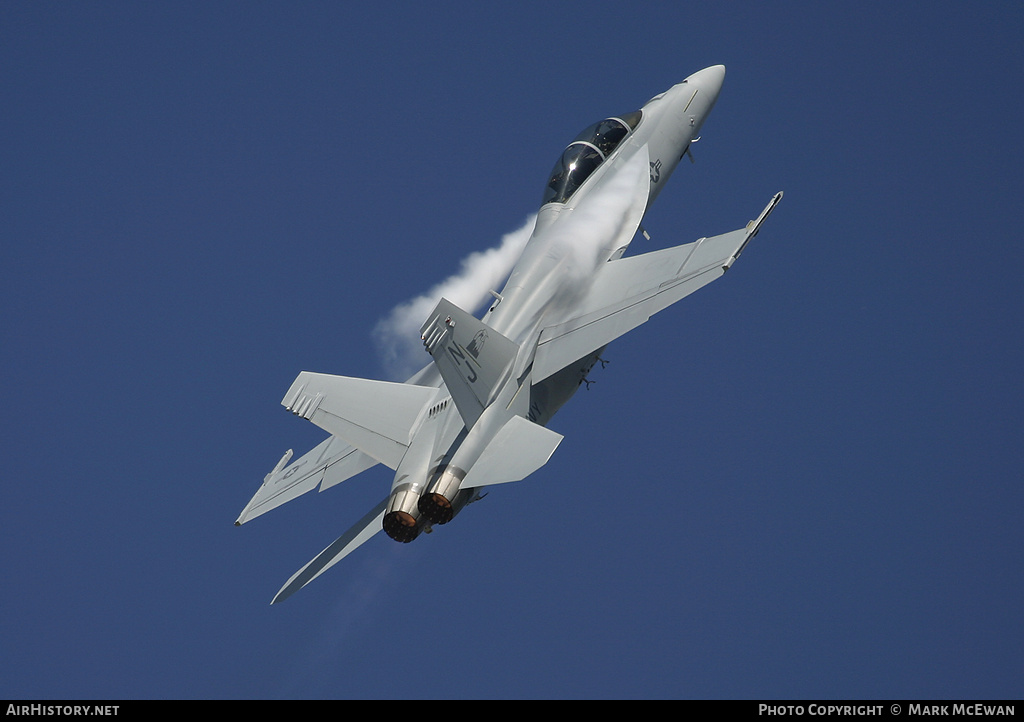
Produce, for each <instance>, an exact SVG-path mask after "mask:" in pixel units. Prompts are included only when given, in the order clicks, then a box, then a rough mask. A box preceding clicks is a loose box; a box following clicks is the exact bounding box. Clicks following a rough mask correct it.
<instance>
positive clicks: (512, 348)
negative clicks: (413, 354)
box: [420, 298, 519, 429]
mask: <svg viewBox="0 0 1024 722" xmlns="http://www.w3.org/2000/svg"><path fill="white" fill-rule="evenodd" d="M420 335H421V336H422V338H423V345H424V346H426V348H427V351H428V352H429V353H430V355H431V357H433V359H434V364H435V365H436V366H437V370H438V371H439V372H440V373H441V378H443V379H444V383H445V386H447V387H448V393H450V394H451V395H452V400H453V401H454V402H455V407H456V408H457V409H458V410H459V414H460V415H461V416H462V421H463V422H464V423H465V424H466V428H467V429H469V428H472V427H473V424H475V423H476V421H477V419H479V418H480V414H482V413H483V410H484V409H485V408H487V404H489V403H490V401H491V398H492V397H493V396H494V394H495V392H496V391H497V390H498V389H499V388H500V386H501V384H502V382H504V380H505V378H506V376H507V375H508V373H509V370H510V369H511V368H512V364H513V363H514V362H515V360H516V355H517V354H518V353H519V346H518V345H517V344H516V343H515V342H513V341H510V340H509V339H507V338H505V337H504V336H502V335H501V334H500V333H498V332H497V331H495V330H494V329H493V328H491V327H489V326H487V325H486V324H484V322H483V321H480V320H479V319H477V318H474V317H473V316H471V315H469V314H468V313H466V312H465V311H463V310H462V309H461V308H459V307H458V306H456V305H455V304H454V303H452V302H451V301H449V300H448V299H445V298H442V299H441V301H440V302H439V303H438V304H437V306H436V307H435V308H434V310H433V311H431V313H430V315H429V316H428V317H427V322H426V323H425V324H423V328H422V329H420Z"/></svg>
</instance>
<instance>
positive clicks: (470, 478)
mask: <svg viewBox="0 0 1024 722" xmlns="http://www.w3.org/2000/svg"><path fill="white" fill-rule="evenodd" d="M562 438H563V437H562V435H561V434H558V433H556V432H554V431H551V430H550V429H546V428H544V427H543V426H541V425H539V424H535V423H533V422H532V421H530V420H528V419H525V418H523V417H522V416H513V417H512V418H510V419H509V420H508V421H507V422H505V425H504V426H502V427H501V429H500V430H499V431H498V433H497V434H495V435H494V438H493V439H492V440H491V442H490V443H489V444H488V445H487V448H486V449H484V451H483V453H482V454H481V455H480V458H479V459H477V461H476V463H475V464H473V466H472V467H470V470H469V473H467V474H466V478H464V479H463V480H462V484H460V485H459V488H460V489H472V488H475V487H478V486H489V485H491V484H504V483H506V482H509V481H519V480H520V479H525V478H526V477H527V476H529V475H530V474H532V473H533V472H535V471H537V469H539V468H540V467H542V466H544V464H546V463H548V459H550V458H551V455H552V454H553V453H555V449H557V448H558V444H559V443H561V441H562Z"/></svg>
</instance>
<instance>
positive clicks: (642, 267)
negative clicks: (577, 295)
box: [533, 192, 782, 383]
mask: <svg viewBox="0 0 1024 722" xmlns="http://www.w3.org/2000/svg"><path fill="white" fill-rule="evenodd" d="M781 199H782V193H781V192H780V193H776V194H775V196H773V197H772V199H771V201H770V202H769V203H768V205H767V206H765V209H764V210H763V211H761V215H759V216H758V217H757V219H756V220H753V221H751V222H750V223H748V224H747V225H746V227H744V228H740V229H739V230H736V231H732V232H730V233H725V234H722V235H720V236H713V237H711V238H702V239H700V240H699V241H696V242H694V243H687V244H684V245H682V246H676V247H674V248H666V249H664V250H661V251H652V252H651V253H645V254H642V255H639V256H631V257H627V258H620V259H618V260H614V261H609V262H608V263H606V264H605V265H604V267H603V268H602V269H601V271H600V272H599V273H598V274H597V276H596V277H595V278H594V281H593V283H592V284H591V286H590V288H589V289H588V291H587V293H586V295H585V296H584V297H583V299H582V300H581V302H580V303H579V305H578V306H577V307H576V308H575V309H574V311H573V314H572V317H571V318H569V319H568V320H565V321H562V322H559V323H557V324H555V325H552V326H548V327H547V328H544V329H543V330H542V332H541V334H540V339H539V341H538V345H537V352H536V355H535V357H534V361H533V382H534V383H537V382H539V381H542V380H544V379H545V378H547V377H548V376H550V375H551V374H553V373H555V372H556V371H559V370H561V369H562V368H564V367H566V366H568V365H569V364H571V363H573V362H574V361H576V360H578V359H581V358H583V357H585V356H587V355H589V354H591V353H593V352H594V351H597V350H598V349H600V348H602V347H604V346H605V345H607V344H608V343H610V342H611V341H614V340H615V339H616V338H618V337H619V336H621V335H623V334H624V333H626V332H627V331H630V330H632V329H634V328H636V327H637V326H639V325H641V324H642V323H644V322H645V321H647V320H648V319H649V318H650V317H651V316H653V315H654V314H655V313H657V312H658V311H661V310H662V309H664V308H667V307H668V306H670V305H672V304H673V303H675V302H676V301H678V300H680V299H682V298H684V297H685V296H688V295H689V294H691V293H693V292H694V291H696V290H697V289H699V288H702V287H703V286H706V285H707V284H709V283H711V282H712V281H714V280H715V279H717V278H719V277H721V276H722V275H723V274H724V273H725V272H726V271H727V270H729V267H730V266H732V264H733V262H734V261H735V260H736V259H737V258H738V257H739V255H740V253H742V252H743V249H744V248H745V247H746V245H747V243H748V242H749V241H750V239H751V238H753V237H754V236H755V235H757V232H758V230H759V229H760V227H761V224H762V223H763V222H764V220H765V218H767V217H768V214H769V213H771V212H772V210H773V209H774V208H775V206H776V205H777V204H778V202H779V201H780V200H781Z"/></svg>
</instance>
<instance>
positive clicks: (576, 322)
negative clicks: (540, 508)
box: [235, 65, 782, 603]
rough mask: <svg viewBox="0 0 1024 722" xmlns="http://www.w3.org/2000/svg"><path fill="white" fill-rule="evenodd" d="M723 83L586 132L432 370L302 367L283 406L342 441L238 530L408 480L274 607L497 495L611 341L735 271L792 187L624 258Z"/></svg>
mask: <svg viewBox="0 0 1024 722" xmlns="http://www.w3.org/2000/svg"><path fill="white" fill-rule="evenodd" d="M724 77H725V68H724V67H723V66H721V65H716V66H713V67H710V68H706V69H704V70H701V71H699V72H697V73H695V74H693V75H691V76H690V77H688V78H687V79H686V80H684V81H682V82H681V83H679V84H678V85H675V86H673V87H672V88H670V89H669V90H667V91H665V92H664V93H661V94H660V95H658V96H656V97H654V98H652V99H651V100H650V101H648V102H647V104H646V105H644V106H643V107H642V108H641V109H640V110H639V111H634V112H633V113H628V114H626V115H624V116H616V117H611V118H607V119H605V120H603V121H600V122H598V123H596V124H594V125H593V126H591V127H589V128H587V129H586V130H584V131H583V132H582V133H581V134H580V135H579V136H578V137H577V139H576V140H575V141H573V143H571V144H570V145H569V146H568V147H567V148H566V150H565V151H564V152H563V154H562V156H561V157H560V158H559V160H558V162H557V163H556V165H555V168H554V169H553V170H552V173H551V177H550V180H549V183H548V186H547V188H546V189H545V195H544V203H543V204H542V206H541V209H540V211H539V213H538V216H537V222H536V226H535V228H534V231H533V235H532V237H531V238H530V240H529V242H528V243H527V245H526V247H525V249H524V250H523V253H522V256H521V257H520V259H519V261H518V263H517V264H516V266H515V267H514V269H513V270H512V273H511V275H510V276H509V279H508V282H507V283H506V285H505V287H504V288H503V289H502V291H501V293H496V294H495V299H496V302H495V303H494V304H493V305H492V306H491V307H490V309H489V310H488V311H487V312H486V313H485V314H484V316H483V318H482V319H477V318H475V317H473V316H472V315H470V314H468V313H466V312H465V311H464V310H463V309H460V308H458V307H457V306H455V305H454V304H452V303H451V302H450V301H448V300H446V299H441V300H440V301H439V303H438V304H437V306H436V307H435V309H434V310H433V311H432V312H431V313H430V315H429V317H428V318H427V319H426V321H425V323H424V324H423V328H422V329H421V335H422V339H423V343H424V346H425V347H426V349H427V351H428V352H429V353H430V355H431V356H432V359H433V362H432V363H430V364H429V365H428V366H426V367H425V368H423V369H422V370H421V371H420V372H419V373H417V374H415V375H414V376H413V377H412V378H410V379H409V380H408V381H406V382H405V383H391V382H386V381H373V380H369V379H359V378H350V377H346V376H332V375H329V374H318V373H311V372H308V371H304V372H302V373H300V374H299V376H298V377H297V378H296V379H295V381H294V383H293V384H292V386H291V388H289V389H288V392H287V393H286V394H285V397H284V399H283V400H282V404H283V405H284V406H285V407H286V408H287V409H288V410H290V411H292V412H293V413H294V414H296V415H297V416H301V417H303V418H305V419H309V420H310V421H312V422H313V423H314V424H316V425H317V426H319V427H320V428H322V429H324V430H326V431H327V432H329V433H330V434H331V436H330V437H328V438H327V439H325V440H324V441H323V442H322V443H321V444H319V445H318V446H316V447H315V448H314V449H312V450H311V451H309V452H308V453H306V454H305V455H303V456H302V457H301V458H299V459H298V460H296V461H294V462H292V463H289V461H291V456H292V452H291V450H289V451H288V452H287V453H286V454H285V455H284V457H282V459H281V461H280V462H279V463H278V464H277V466H276V467H275V468H274V470H273V471H271V473H270V474H268V475H267V476H266V477H265V479H264V481H263V484H262V485H261V486H260V488H259V490H258V491H257V492H256V494H255V496H253V498H252V500H251V501H249V503H248V504H247V505H246V506H245V508H244V509H243V510H242V513H241V514H240V515H239V517H238V519H237V520H236V522H235V524H236V525H238V524H244V523H245V522H247V521H249V520H251V519H254V518H256V517H257V516H260V515H261V514H264V513H266V512H268V511H270V510H271V509H274V508H276V507H278V506H280V505H281V504H283V503H285V502H287V501H290V500H291V499H294V498H296V497H298V496H300V495H301V494H304V493H306V492H308V491H311V490H312V489H314V488H315V487H317V486H318V485H319V487H320V490H321V491H323V490H324V489H327V488H329V487H331V486H334V485H336V484H339V483H341V482H342V481H345V480H346V479H349V478H351V477H352V476H355V475H356V474H358V473H360V472H362V471H364V470H366V469H368V468H370V467H371V466H374V465H376V464H378V463H380V464H384V465H385V466H387V467H389V468H391V469H393V470H394V471H395V477H394V482H393V484H392V487H391V491H390V493H389V494H388V495H387V496H386V497H384V498H383V499H382V500H381V502H380V503H379V504H378V505H377V506H376V507H374V508H373V509H371V510H370V511H369V512H368V513H367V514H366V515H365V516H364V517H363V518H362V519H360V520H359V521H358V522H356V523H355V524H354V525H353V526H352V527H351V528H350V529H349V530H348V531H347V532H345V534H343V535H342V536H341V537H339V538H338V539H337V540H336V541H335V542H334V543H333V544H331V545H330V546H329V547H327V548H326V549H324V550H323V551H322V552H321V553H320V554H319V555H317V556H316V557H315V558H314V559H313V560H312V561H310V562H309V563H308V564H307V565H306V566H305V567H303V568H302V569H300V570H299V571H298V572H296V574H295V575H294V576H293V577H292V578H291V579H289V580H288V582H287V583H286V584H285V585H284V587H283V588H282V589H281V590H280V591H279V592H278V593H277V595H276V596H275V597H274V600H273V602H279V601H282V600H283V599H285V598H287V597H289V596H290V595H291V594H293V593H294V592H296V591H297V590H299V589H301V588H302V587H303V586H305V585H306V584H308V583H309V582H310V581H312V580H313V579H315V578H316V577H317V576H319V575H320V574H322V573H323V572H324V571H326V570H327V569H328V568H330V567H331V566H332V565H334V564H336V563H337V562H338V561H340V560H341V559H343V558H344V557H345V556H346V555H348V554H349V553H350V552H351V551H352V550H354V549H355V548H356V547H358V546H359V545H360V544H362V543H363V542H365V541H366V540H367V539H369V538H371V537H372V536H373V535H374V534H376V533H377V532H378V531H380V530H381V529H384V530H385V532H386V533H387V534H388V535H389V536H391V537H392V538H393V539H396V540H397V541H401V542H410V541H412V540H413V539H415V538H416V537H417V536H418V535H419V534H420V533H421V532H423V531H424V530H428V531H429V530H430V529H431V527H432V526H435V525H441V524H446V523H447V522H449V521H451V519H452V518H453V517H454V516H455V514H457V513H458V512H459V511H460V510H461V509H462V508H464V507H465V506H466V504H468V503H470V502H472V501H475V500H476V499H478V498H480V493H481V490H483V489H484V488H485V487H487V486H491V485H494V484H501V483H505V482H511V481H519V480H521V479H523V478H525V477H527V476H529V475H530V474H532V473H533V472H534V471H536V470H537V469H539V468H540V467H541V466H543V465H544V464H545V463H547V461H548V459H549V458H550V457H551V455H552V454H553V453H554V451H555V449H556V448H557V447H558V444H559V442H560V441H561V440H562V436H561V435H560V434H558V433H556V432H554V431H551V430H550V429H548V428H546V425H547V423H548V421H550V419H551V417H552V416H553V415H554V414H555V412H556V411H558V409H559V408H560V407H561V406H562V405H563V404H565V402H567V401H568V400H569V399H570V398H571V397H572V395H573V394H574V393H575V392H576V390H577V389H578V388H579V386H580V384H581V383H582V382H583V380H584V379H585V378H586V375H587V373H588V372H589V371H590V369H591V367H592V366H593V365H594V364H595V363H596V362H597V361H598V360H599V356H600V354H601V352H602V350H603V349H604V348H605V346H607V345H608V344H609V343H610V342H612V341H613V340H615V339H616V338H618V337H619V336H621V335H623V334H624V333H626V332H627V331H629V330H631V329H633V328H635V327H637V326H639V325H640V324H642V323H644V322H645V321H647V319H649V318H650V317H651V316H652V315H654V314H655V313H657V312H658V311H661V310H662V309H664V308H666V307H668V306H670V305H671V304H673V303H675V302H676V301H678V300H680V299H681V298H683V297H684V296H687V295H689V294H691V293H693V292H694V291H696V290H697V289H699V288H701V287H702V286H705V285H707V284H708V283H710V282H711V281H713V280H715V279H716V278H719V277H720V276H721V275H723V274H724V273H725V272H726V271H727V270H728V269H729V268H730V267H731V266H732V264H733V262H735V260H736V259H737V258H738V257H739V255H740V253H741V252H742V251H743V249H744V248H745V246H746V244H747V242H748V241H749V240H750V239H751V238H753V237H754V236H755V235H756V234H757V232H758V230H759V229H760V227H761V224H762V223H763V222H764V220H765V218H767V217H768V214H769V213H771V211H772V210H773V209H774V207H775V205H776V204H777V203H778V202H779V200H780V199H781V198H782V193H781V192H780V193H777V194H775V196H773V197H772V199H771V201H770V202H769V203H768V205H767V206H766V207H765V208H764V210H763V211H762V212H761V213H760V215H759V216H758V217H757V218H756V219H755V220H753V221H750V222H749V223H748V224H747V225H746V226H745V227H743V228H740V229H738V230H735V231H732V232H730V233H725V234H723V235H719V236H713V237H710V238H701V239H699V240H697V241H695V242H693V243H687V244H684V245H681V246H676V247H674V248H666V249H664V250H660V251H653V252H650V253H644V254H641V255H637V256H630V257H623V254H624V253H625V251H626V250H627V248H628V246H629V244H630V242H631V240H632V239H633V236H634V235H635V234H636V232H637V230H638V229H640V227H641V223H642V221H643V218H644V214H645V213H646V212H647V209H648V208H649V207H650V205H651V203H652V202H653V201H654V199H655V198H656V197H657V195H658V193H660V191H661V189H662V187H663V186H664V184H665V182H666V181H667V180H668V177H669V176H670V175H671V174H672V172H673V171H674V170H675V168H676V166H677V165H678V163H679V162H680V160H681V159H682V158H683V156H684V155H687V154H688V153H689V151H690V144H691V143H692V142H694V141H695V140H697V139H698V133H699V131H700V129H701V126H702V125H703V123H704V120H705V119H706V118H707V115H708V114H709V113H710V111H711V108H712V107H713V106H714V104H715V100H716V99H717V98H718V93H719V91H720V89H721V86H722V81H723V79H724ZM691 158H692V156H691ZM273 602H272V603H273Z"/></svg>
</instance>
